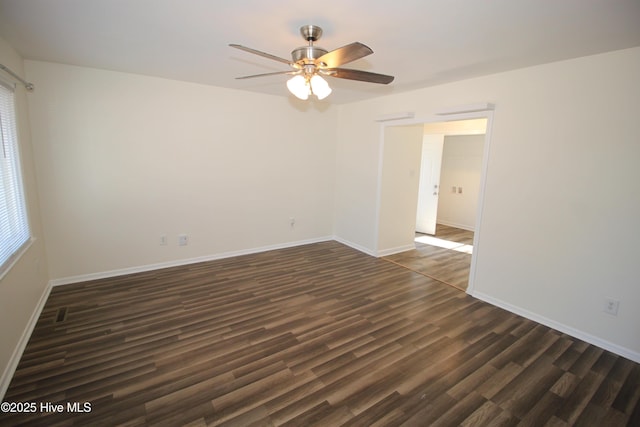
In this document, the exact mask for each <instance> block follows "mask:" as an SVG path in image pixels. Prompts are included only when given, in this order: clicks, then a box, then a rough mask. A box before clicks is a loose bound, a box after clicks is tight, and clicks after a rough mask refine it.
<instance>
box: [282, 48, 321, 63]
mask: <svg viewBox="0 0 640 427" xmlns="http://www.w3.org/2000/svg"><path fill="white" fill-rule="evenodd" d="M326 53H327V50H326V49H323V48H321V47H318V46H301V47H299V48H297V49H294V50H293V51H292V52H291V58H292V59H293V62H300V61H302V62H303V63H304V64H313V63H314V61H315V60H316V59H318V58H320V57H321V56H322V55H324V54H326Z"/></svg>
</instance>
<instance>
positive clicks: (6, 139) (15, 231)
mask: <svg viewBox="0 0 640 427" xmlns="http://www.w3.org/2000/svg"><path fill="white" fill-rule="evenodd" d="M0 143H1V144H2V147H1V149H2V151H1V152H0V277H1V276H2V275H4V273H6V271H7V270H8V269H9V268H10V267H11V265H12V263H13V262H14V261H15V260H16V259H17V257H18V256H19V254H20V253H21V251H22V250H23V249H24V248H26V246H27V244H28V243H29V241H30V237H31V234H30V231H29V222H28V219H27V209H26V207H25V202H24V191H23V189H22V176H21V174H20V158H19V153H18V137H17V132H16V114H15V105H14V93H13V88H11V87H10V86H5V85H4V84H3V83H2V82H0Z"/></svg>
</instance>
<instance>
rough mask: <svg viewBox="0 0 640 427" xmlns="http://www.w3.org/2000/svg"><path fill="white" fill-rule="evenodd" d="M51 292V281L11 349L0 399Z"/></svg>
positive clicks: (1, 386)
mask: <svg viewBox="0 0 640 427" xmlns="http://www.w3.org/2000/svg"><path fill="white" fill-rule="evenodd" d="M50 293H51V282H49V283H47V286H45V288H44V292H43V293H42V295H40V299H39V300H38V303H37V304H36V306H35V309H34V310H33V313H31V317H30V318H29V322H28V323H27V326H26V327H25V328H24V331H23V332H22V336H21V337H20V340H19V341H18V345H16V347H15V348H14V349H13V353H12V354H11V357H10V358H9V363H7V366H6V367H5V368H4V372H3V373H2V376H1V377H0V401H2V400H3V399H4V395H5V393H6V392H7V389H8V388H9V384H10V383H11V379H12V378H13V374H15V372H16V369H17V368H18V363H20V359H21V358H22V353H24V349H25V348H26V347H27V343H28V342H29V338H31V334H32V333H33V330H34V329H35V327H36V323H38V319H39V318H40V313H42V310H43V309H44V305H45V304H46V303H47V299H48V298H49V294H50Z"/></svg>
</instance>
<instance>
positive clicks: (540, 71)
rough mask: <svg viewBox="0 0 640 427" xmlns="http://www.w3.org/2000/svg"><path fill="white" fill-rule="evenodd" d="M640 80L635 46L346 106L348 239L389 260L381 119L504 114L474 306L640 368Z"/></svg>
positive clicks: (339, 209)
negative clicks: (382, 251)
mask: <svg viewBox="0 0 640 427" xmlns="http://www.w3.org/2000/svg"><path fill="white" fill-rule="evenodd" d="M638 75H640V48H634V49H627V50H622V51H616V52H609V53H606V54H602V55H596V56H590V57H584V58H578V59H574V60H569V61H563V62H557V63H552V64H547V65H542V66H537V67H530V68H525V69H521V70H516V71H511V72H506V73H500V74H495V75H490V76H486V77H482V78H476V79H471V80H465V81H460V82H455V83H451V84H445V85H440V86H436V87H432V88H425V89H422V90H416V91H413V92H408V93H403V94H398V95H393V96H388V97H384V98H378V99H374V100H370V101H363V102H358V103H353V104H348V105H344V106H341V107H340V112H339V115H340V117H339V121H338V123H339V124H338V162H337V171H336V173H337V177H338V181H337V182H338V185H337V187H336V192H337V196H336V224H335V230H336V234H337V235H338V236H339V237H341V238H343V239H344V240H346V241H350V242H352V243H353V244H354V245H358V246H360V247H363V248H365V249H367V250H370V251H375V246H374V241H373V238H372V236H373V235H374V233H373V231H374V230H376V228H377V227H378V224H376V197H375V195H376V190H377V185H378V179H377V168H378V163H379V160H380V150H379V146H380V126H381V125H380V124H378V123H375V122H374V119H375V118H376V117H378V116H380V115H382V114H389V113H394V112H398V111H415V112H416V114H417V116H420V115H429V114H431V113H434V112H437V111H438V110H440V109H442V108H446V107H451V106H456V105H465V104H476V103H478V102H492V103H495V105H496V110H495V114H494V117H493V125H492V129H491V130H490V133H491V147H490V153H489V159H488V171H487V177H486V188H485V194H484V207H483V212H482V221H481V223H480V224H478V233H479V235H478V236H479V239H480V244H479V246H478V247H477V248H476V271H475V282H474V291H473V292H474V295H477V296H480V297H482V298H484V299H487V300H491V301H492V302H494V303H497V304H500V305H502V306H504V307H507V308H510V309H511V310H514V311H517V312H519V313H522V314H526V315H528V316H529V317H532V318H536V319H537V320H539V321H543V322H544V323H547V324H550V325H554V326H555V327H558V328H561V329H563V330H564V331H569V332H572V333H574V335H579V336H581V337H583V338H586V339H589V340H590V341H591V342H599V343H601V344H603V345H606V346H607V347H608V348H610V349H616V350H617V351H618V352H619V353H622V354H625V355H627V356H628V357H632V358H635V359H636V360H639V361H640V334H638V325H640V310H638V309H637V307H638V306H640V286H638V269H637V253H638V250H637V242H638V241H640V227H639V226H638V218H640V168H638V167H637V162H638V159H640V144H639V143H638V132H637V116H638V111H640V80H639V79H638V78H637V76H638ZM352 195H356V196H355V197H350V196H352ZM605 297H613V298H616V299H619V300H620V301H621V303H620V310H619V313H618V316H617V317H612V316H610V315H608V314H605V313H603V311H602V305H603V303H604V298H605Z"/></svg>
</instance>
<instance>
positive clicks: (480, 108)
mask: <svg viewBox="0 0 640 427" xmlns="http://www.w3.org/2000/svg"><path fill="white" fill-rule="evenodd" d="M494 109H495V105H494V104H491V103H488V102H486V103H482V104H473V105H468V106H464V107H457V108H455V109H454V108H451V109H448V110H443V111H444V113H443V112H440V113H438V114H440V115H437V114H431V115H427V116H418V117H414V118H411V119H403V120H398V121H397V122H390V123H387V122H380V126H379V140H378V141H379V142H378V177H377V178H378V180H377V184H376V185H377V188H376V212H375V221H376V222H375V229H374V230H373V231H374V234H373V235H374V245H375V248H376V251H375V252H376V255H374V256H378V255H377V254H379V253H386V252H387V251H388V250H387V249H385V250H382V251H380V250H379V244H380V207H381V205H382V169H383V167H384V136H385V129H386V127H387V126H406V125H416V124H427V123H438V122H449V121H458V120H467V119H487V129H486V131H485V134H484V135H485V136H484V147H483V150H484V151H483V155H482V172H481V175H480V191H479V193H478V206H477V208H476V209H477V210H476V230H475V231H474V235H473V254H472V255H471V266H470V268H469V283H468V285H467V293H468V294H470V295H471V294H472V293H473V290H474V287H475V274H476V260H477V259H478V250H479V242H480V231H481V228H482V211H483V209H484V189H485V186H486V182H487V172H488V167H489V149H490V146H491V130H492V124H493V113H494V111H493V110H494ZM444 114H446V116H445V117H443V115H444Z"/></svg>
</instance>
